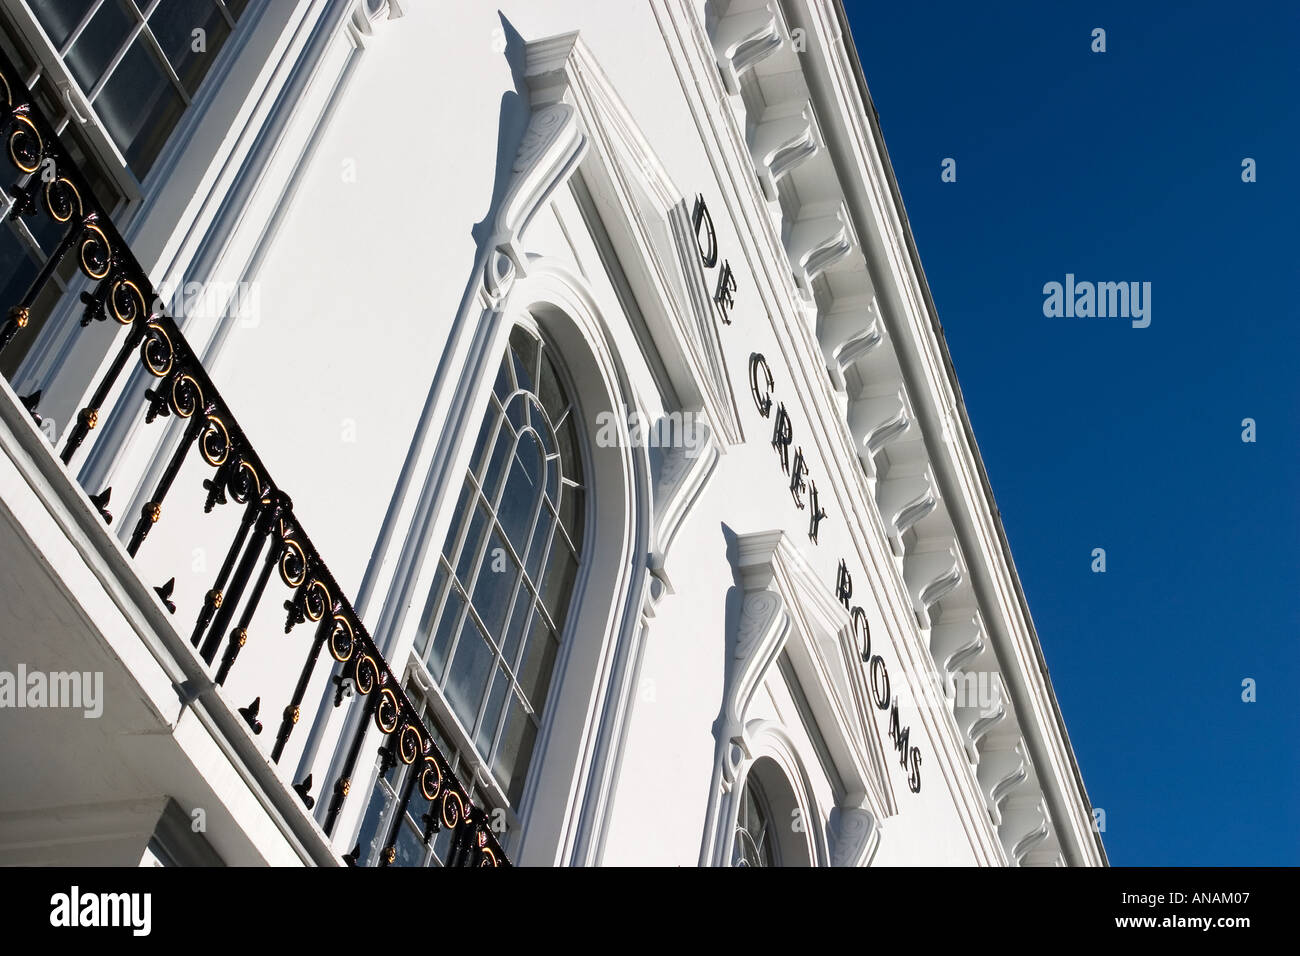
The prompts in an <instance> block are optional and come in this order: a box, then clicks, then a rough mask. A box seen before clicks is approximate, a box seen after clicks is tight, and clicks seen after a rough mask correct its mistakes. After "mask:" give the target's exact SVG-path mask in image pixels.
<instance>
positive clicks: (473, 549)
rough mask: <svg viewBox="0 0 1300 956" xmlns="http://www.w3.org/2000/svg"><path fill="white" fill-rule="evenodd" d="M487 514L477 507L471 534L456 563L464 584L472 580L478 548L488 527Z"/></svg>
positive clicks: (471, 523) (458, 575)
mask: <svg viewBox="0 0 1300 956" xmlns="http://www.w3.org/2000/svg"><path fill="white" fill-rule="evenodd" d="M488 520H489V519H488V516H487V512H486V511H484V510H483V508H482V506H481V505H480V506H478V507H475V509H474V517H473V518H471V519H470V523H469V534H468V535H467V536H466V538H465V543H464V545H462V546H461V550H460V557H459V558H458V559H457V561H456V577H458V578H460V580H461V582H462V583H464V582H466V581H468V580H469V579H470V577H471V576H472V575H471V572H472V571H473V569H474V561H475V560H476V559H477V557H478V547H479V545H480V544H482V543H483V534H484V532H485V531H486V530H487V526H488Z"/></svg>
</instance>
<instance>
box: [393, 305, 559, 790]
mask: <svg viewBox="0 0 1300 956" xmlns="http://www.w3.org/2000/svg"><path fill="white" fill-rule="evenodd" d="M583 473H584V469H583V464H582V452H581V447H580V444H579V435H578V421H577V412H576V409H575V408H574V405H573V401H572V399H571V392H570V390H569V388H568V387H567V385H566V383H565V379H564V375H563V373H562V370H561V368H560V366H559V363H558V360H557V359H556V358H555V357H554V356H552V354H551V350H550V349H549V348H548V347H547V345H546V343H545V341H544V340H543V339H541V338H540V337H539V336H538V335H537V334H536V333H534V332H533V331H532V330H531V329H529V328H526V327H524V326H516V327H515V328H514V329H513V331H512V332H511V334H510V342H509V346H508V347H507V349H506V352H505V355H504V356H503V357H502V360H501V363H500V365H499V367H498V369H497V372H496V379H495V382H494V384H493V388H492V394H491V395H490V397H489V398H488V405H487V408H486V409H485V410H484V412H483V419H482V424H481V425H480V427H479V430H478V437H477V440H476V441H475V444H474V450H473V454H472V455H471V457H470V463H469V467H468V469H467V470H466V473H465V475H464V479H463V481H462V483H461V490H460V498H459V500H458V501H457V503H456V509H455V512H454V514H453V516H452V521H451V527H450V529H449V530H448V532H447V538H446V541H445V542H444V543H443V546H442V554H441V556H440V558H439V562H438V570H437V572H436V576H435V579H434V584H433V589H432V591H431V593H430V595H429V602H428V605H427V607H426V610H425V615H424V619H423V621H422V626H421V633H420V637H419V639H418V640H417V644H416V647H417V649H418V650H419V652H420V654H421V656H422V657H423V658H424V661H425V664H426V665H427V667H428V670H429V674H430V676H431V677H432V678H433V681H434V683H435V684H436V685H437V686H438V687H439V688H440V689H441V691H442V694H443V697H444V699H445V700H446V702H447V704H448V706H449V707H450V709H451V711H452V713H454V714H455V716H456V718H457V720H458V721H459V722H460V724H461V726H463V727H464V728H465V730H466V731H467V732H468V733H469V735H470V736H471V738H472V741H473V745H474V748H475V750H477V751H478V754H479V755H480V757H482V759H483V760H484V761H485V762H486V763H487V765H488V767H489V768H490V770H491V772H492V775H493V776H494V777H495V778H496V781H497V783H498V784H499V785H500V787H501V789H502V790H503V791H504V792H505V794H506V797H507V799H508V800H509V801H510V802H511V803H512V804H517V803H518V800H519V796H520V794H521V793H522V791H523V784H524V778H525V775H526V773H527V771H528V765H529V761H530V760H531V758H532V753H533V745H534V742H535V741H536V738H537V732H538V728H539V726H540V720H541V716H542V712H543V709H544V708H545V706H546V699H547V694H548V692H549V690H550V685H551V676H552V671H553V669H554V666H555V660H556V656H557V654H558V651H559V647H560V640H561V638H562V637H563V635H564V626H565V621H566V619H567V618H568V614H569V602H570V598H571V597H572V593H573V585H574V581H575V579H576V578H577V575H578V566H579V562H580V560H581V557H582V540H583V508H584V486H583Z"/></svg>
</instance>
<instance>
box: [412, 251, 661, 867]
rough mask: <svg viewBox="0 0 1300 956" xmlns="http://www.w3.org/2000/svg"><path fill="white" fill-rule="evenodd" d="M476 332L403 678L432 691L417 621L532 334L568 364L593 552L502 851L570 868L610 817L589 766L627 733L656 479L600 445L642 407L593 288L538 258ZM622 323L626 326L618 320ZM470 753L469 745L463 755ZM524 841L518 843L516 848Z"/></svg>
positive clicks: (448, 717) (441, 475)
mask: <svg viewBox="0 0 1300 956" xmlns="http://www.w3.org/2000/svg"><path fill="white" fill-rule="evenodd" d="M490 315H491V321H490V322H484V323H483V324H482V325H480V327H479V328H478V329H477V330H476V332H475V334H474V336H473V341H472V342H471V344H470V348H469V355H468V356H467V358H466V364H465V366H464V371H463V375H462V383H461V386H460V387H461V389H462V390H463V392H464V397H463V402H462V403H461V411H460V412H458V413H457V414H456V415H454V416H450V417H451V420H450V421H448V422H447V424H446V425H445V426H444V432H443V435H442V447H443V448H444V450H445V451H446V454H445V456H442V457H441V460H440V462H439V464H438V468H437V472H438V474H437V476H436V477H437V482H436V483H435V484H431V485H430V486H428V487H427V488H426V489H425V494H427V495H428V497H429V500H430V501H431V502H432V504H431V506H430V508H429V511H428V513H427V514H426V516H425V517H424V518H423V520H422V522H421V524H420V525H419V527H420V529H421V530H419V531H418V532H417V533H416V534H417V536H418V538H419V539H420V541H421V542H423V550H422V551H421V552H420V553H418V554H413V555H412V560H418V561H419V562H420V564H421V566H422V570H419V571H418V572H415V573H412V574H411V576H410V578H409V579H408V580H409V582H410V583H409V585H408V586H409V588H410V590H409V591H408V592H407V593H408V594H409V598H408V600H409V601H410V602H411V607H412V613H410V614H409V615H407V619H406V622H405V624H404V626H403V633H404V636H403V638H402V639H401V640H400V641H399V646H401V647H404V648H406V649H407V654H408V665H407V672H408V676H409V677H410V678H411V679H413V680H414V681H415V682H416V683H417V684H420V685H421V689H422V690H426V691H427V690H428V688H427V687H425V686H424V684H426V683H427V680H428V674H427V672H426V671H424V669H423V664H422V662H421V661H420V658H419V654H418V644H419V636H418V634H417V633H415V632H416V631H417V630H418V628H419V624H420V619H421V617H422V615H421V614H420V613H419V610H420V608H422V604H421V602H423V601H424V600H425V599H426V598H427V595H428V591H429V588H430V586H431V584H432V577H433V571H432V568H433V567H434V566H435V565H436V563H437V558H438V555H439V554H440V552H441V547H442V544H443V542H444V541H445V539H446V536H447V531H448V528H449V527H450V525H451V522H452V520H453V519H454V512H455V510H456V498H457V496H458V495H459V486H458V485H459V482H460V481H461V480H463V476H464V475H465V472H466V468H467V467H468V464H469V462H470V458H471V456H472V453H473V449H474V445H475V442H476V439H477V437H478V432H479V428H480V425H481V421H482V415H483V410H484V408H485V407H486V403H487V401H488V395H489V393H490V392H491V390H492V386H493V381H494V379H495V376H496V374H497V369H498V367H499V364H500V360H501V356H502V355H503V354H505V349H506V347H507V344H508V342H509V337H510V334H511V331H512V330H513V329H514V328H515V327H516V326H518V325H523V326H524V327H526V328H528V329H530V330H533V331H535V332H536V333H538V334H539V335H540V336H541V337H542V339H543V340H544V341H546V342H547V343H548V344H549V346H550V348H551V350H552V351H553V352H554V353H558V354H559V355H561V356H562V357H563V364H564V373H565V378H566V379H567V384H568V386H569V387H570V389H571V394H570V399H571V401H572V403H573V405H574V407H575V410H576V414H577V415H578V416H579V417H580V420H581V421H582V423H583V427H582V428H580V429H579V432H580V438H579V441H580V444H581V454H582V458H583V467H584V471H585V479H586V480H585V485H586V488H585V499H586V500H585V510H584V521H583V523H584V532H583V533H584V544H583V554H582V557H581V561H580V565H579V569H578V573H577V577H576V580H575V581H574V585H573V591H572V596H571V598H570V605H569V611H568V615H567V620H566V622H565V627H564V633H563V634H562V635H560V645H559V651H558V654H557V656H556V659H555V662H554V665H553V671H552V678H551V688H550V692H549V695H548V697H547V703H546V706H545V709H544V712H543V714H542V715H541V720H540V726H539V728H538V732H537V738H536V741H535V744H534V751H533V757H532V763H531V766H530V768H529V771H528V775H527V780H526V783H525V785H524V788H523V792H522V793H521V795H520V797H519V800H518V801H517V804H516V805H514V806H510V807H509V808H508V809H507V812H506V820H507V825H508V827H509V830H510V831H511V832H512V833H514V834H516V836H510V835H509V834H508V835H507V836H508V839H507V840H505V841H503V842H504V843H505V845H506V847H507V851H508V852H509V853H510V855H511V858H512V860H514V861H515V862H517V863H523V864H536V865H549V864H553V863H566V862H571V861H572V860H573V857H574V856H575V854H577V853H578V852H579V851H578V849H577V848H578V847H579V846H580V845H582V844H583V842H584V840H586V839H587V838H588V837H589V835H590V833H591V832H593V831H594V830H597V829H599V828H600V826H601V825H602V823H603V820H604V817H605V815H607V813H608V811H609V805H608V802H607V801H606V800H605V797H606V796H607V793H604V792H602V790H601V788H600V787H599V786H598V785H597V784H596V780H595V778H596V776H597V774H596V773H594V772H593V768H597V770H599V768H603V767H608V766H609V765H610V762H611V758H612V757H614V756H615V755H616V753H617V748H618V745H619V743H620V742H621V739H620V738H621V735H622V730H621V723H620V722H621V721H622V720H623V718H624V717H625V710H626V708H625V704H626V700H627V696H628V695H629V694H630V690H629V689H628V688H629V687H630V686H632V684H631V678H630V677H629V675H630V674H634V672H635V668H636V666H637V663H638V662H639V653H637V642H638V641H639V638H640V630H641V627H640V625H641V610H642V604H643V601H644V600H645V594H646V589H647V587H648V583H649V578H650V572H649V553H650V550H651V544H650V537H651V521H652V514H651V510H650V504H651V496H650V485H649V482H650V475H651V466H650V461H649V457H648V454H647V449H645V448H640V447H636V446H634V445H630V444H628V443H620V444H617V445H612V446H610V447H599V446H598V445H597V444H596V442H595V441H594V440H593V438H594V435H595V431H596V428H595V421H596V415H597V414H598V413H599V412H600V411H602V410H608V409H622V408H624V407H634V403H633V400H632V398H631V397H630V396H631V389H630V387H629V384H628V377H627V375H626V373H625V371H624V370H623V367H622V364H621V361H620V360H619V358H618V357H617V353H616V350H615V349H614V348H613V346H612V342H611V337H610V334H609V330H608V328H607V325H606V319H605V317H604V316H603V315H602V311H601V309H600V307H599V305H598V303H597V301H596V299H595V296H594V295H593V293H592V292H591V290H590V289H589V288H588V286H587V284H586V282H585V280H583V279H582V278H581V277H580V276H578V275H576V274H575V273H574V272H573V271H572V269H571V267H569V266H568V265H567V264H565V263H563V262H559V261H555V260H549V259H546V258H542V257H538V258H535V259H532V260H530V262H529V265H528V272H527V275H516V276H515V278H514V280H513V282H512V284H511V288H510V292H509V295H508V297H507V299H506V300H505V301H504V302H502V303H501V306H500V307H499V308H498V309H496V310H493V311H492V312H491V313H490ZM613 320H614V321H623V319H622V316H621V315H619V316H615V317H613ZM429 697H430V708H431V710H432V711H433V712H434V713H435V714H436V716H437V718H438V720H439V721H440V722H441V723H442V724H443V726H444V727H446V728H447V730H448V731H449V732H450V733H451V735H452V736H453V737H455V738H457V740H456V743H457V744H460V743H462V742H464V743H470V741H472V735H471V734H469V733H468V731H467V729H466V728H465V727H464V726H462V725H461V724H460V723H459V722H458V721H457V720H456V718H455V715H454V714H452V712H451V709H450V708H449V707H448V706H447V704H446V702H445V701H444V700H442V699H441V697H440V696H439V695H438V694H437V693H434V694H431V695H429ZM467 750H468V752H469V753H471V754H472V751H473V747H472V743H470V745H469V747H468V748H467ZM475 763H476V761H475V760H474V759H473V757H471V758H470V759H469V760H468V762H467V764H466V767H465V770H464V774H465V776H466V777H467V778H470V779H472V780H474V781H475V782H476V783H477V784H478V786H479V787H480V788H481V789H482V790H483V792H484V793H485V794H486V795H487V798H488V799H489V801H490V802H493V803H495V805H497V806H503V807H504V806H506V804H507V803H508V801H507V800H506V798H505V794H504V793H502V792H501V790H500V788H499V787H496V786H495V784H494V782H493V781H492V780H491V776H490V774H489V773H487V772H486V768H485V767H483V766H482V765H481V764H479V765H477V766H476V765H475ZM519 836H522V840H520V839H519V838H518V837H519Z"/></svg>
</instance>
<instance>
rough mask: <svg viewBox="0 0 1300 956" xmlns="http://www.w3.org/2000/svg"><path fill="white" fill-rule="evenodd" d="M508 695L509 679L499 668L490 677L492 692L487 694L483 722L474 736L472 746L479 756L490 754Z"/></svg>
mask: <svg viewBox="0 0 1300 956" xmlns="http://www.w3.org/2000/svg"><path fill="white" fill-rule="evenodd" d="M510 696H513V695H511V694H510V678H509V677H507V676H506V672H505V671H503V670H502V669H501V668H499V667H498V668H497V669H496V672H495V673H494V674H493V675H492V690H491V691H490V692H489V693H488V699H487V706H486V707H485V708H484V710H483V720H482V723H480V724H479V728H478V732H477V733H476V734H475V735H474V746H475V747H476V748H477V749H478V752H479V753H481V754H487V753H491V752H492V741H493V740H495V739H496V735H497V724H499V723H500V722H501V711H502V710H503V709H504V708H505V705H506V698H507V697H510Z"/></svg>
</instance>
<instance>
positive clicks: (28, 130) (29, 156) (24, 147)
mask: <svg viewBox="0 0 1300 956" xmlns="http://www.w3.org/2000/svg"><path fill="white" fill-rule="evenodd" d="M14 123H15V124H16V125H15V126H14V129H13V130H12V131H11V132H10V133H9V158H10V159H12V160H13V161H14V165H15V166H17V167H18V168H19V169H21V170H22V171H23V172H25V173H34V172H36V170H38V169H40V168H41V154H42V153H43V152H45V141H44V140H43V139H41V134H40V131H39V130H37V129H36V124H35V123H33V122H32V121H31V120H29V119H28V118H27V117H26V116H23V115H22V114H21V113H19V114H18V115H16V116H15V117H14ZM32 137H35V139H36V148H35V149H32V148H31V141H30V140H31V138H32Z"/></svg>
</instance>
